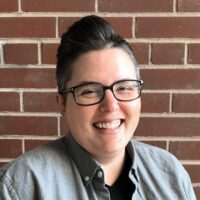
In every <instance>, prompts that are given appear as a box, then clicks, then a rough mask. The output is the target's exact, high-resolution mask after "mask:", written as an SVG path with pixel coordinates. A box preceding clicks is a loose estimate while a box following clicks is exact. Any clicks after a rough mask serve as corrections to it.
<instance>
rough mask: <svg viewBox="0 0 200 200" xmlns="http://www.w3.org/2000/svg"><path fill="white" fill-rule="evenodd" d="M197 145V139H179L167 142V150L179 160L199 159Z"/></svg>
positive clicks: (198, 145) (199, 149) (198, 144)
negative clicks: (179, 140)
mask: <svg viewBox="0 0 200 200" xmlns="http://www.w3.org/2000/svg"><path fill="white" fill-rule="evenodd" d="M198 125H199V124H198ZM179 127H181V126H179ZM191 127H192V126H191ZM191 127H190V129H191ZM181 129H183V127H181ZM191 136H192V134H191ZM199 147H200V142H199V141H181V142H170V143H169V151H170V152H171V153H173V154H174V155H175V156H176V157H177V158H178V159H180V160H199V159H200V148H199Z"/></svg>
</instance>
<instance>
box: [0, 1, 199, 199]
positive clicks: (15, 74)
mask: <svg viewBox="0 0 200 200" xmlns="http://www.w3.org/2000/svg"><path fill="white" fill-rule="evenodd" d="M199 11H200V0H151V1H150V0H123V1H122V0H109V1H107V0H99V1H98V0H84V1H81V0H9V1H8V0H1V2H0V165H3V164H4V163H7V162H10V161H11V160H12V159H13V158H15V157H17V156H19V155H20V154H22V153H24V152H26V151H28V150H30V149H32V148H33V147H36V146H38V145H40V144H43V143H46V142H47V141H49V140H53V139H55V138H58V137H60V136H61V135H63V134H64V133H65V130H66V127H65V125H64V123H63V121H62V118H61V117H60V115H59V113H58V108H57V105H56V100H55V94H56V83H55V79H54V77H55V75H54V71H55V54H56V48H57V46H58V43H59V38H60V35H61V34H62V32H63V31H64V30H66V28H67V27H68V26H69V25H70V24H72V23H73V22H74V21H75V20H77V19H79V18H80V17H83V16H85V15H88V14H97V15H100V16H103V17H105V18H106V19H107V20H108V21H109V22H110V23H111V24H112V25H113V26H114V28H115V29H116V30H117V31H118V33H119V34H121V35H122V36H124V37H125V38H126V39H127V40H128V41H129V42H130V43H131V45H132V46H133V48H134V51H135V55H136V58H137V60H138V62H139V63H140V64H141V74H142V78H143V79H144V81H145V86H144V92H143V97H142V117H141V121H140V125H139V127H138V129H137V131H136V138H137V139H139V140H142V141H144V142H148V143H151V144H153V145H157V146H160V147H162V148H164V149H167V150H168V151H170V152H172V153H173V154H175V155H176V156H177V158H178V159H179V160H180V161H181V162H182V163H183V165H184V166H185V167H186V169H187V170H188V172H189V174H190V176H191V178H192V182H193V186H194V189H195V192H196V194H197V196H198V198H200V175H199V174H200V173H199V171H200V103H199V102H200V65H199V64H200V12H199Z"/></svg>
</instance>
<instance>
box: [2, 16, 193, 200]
mask: <svg viewBox="0 0 200 200" xmlns="http://www.w3.org/2000/svg"><path fill="white" fill-rule="evenodd" d="M56 75H57V84H58V91H59V93H58V96H57V101H58V103H59V105H60V111H61V113H62V115H63V117H64V118H65V120H66V123H67V125H68V127H69V133H68V134H67V136H66V137H64V138H61V139H59V140H57V141H54V142H52V143H51V144H47V145H45V146H43V147H40V148H37V149H36V150H33V151H31V152H30V153H27V154H25V155H23V156H22V157H20V158H19V159H17V160H16V161H14V162H13V163H11V164H9V165H8V166H6V167H4V168H3V169H2V170H1V184H0V192H1V193H0V194H1V196H2V198H3V199H20V200H21V199H22V200H23V199H26V200H29V199H48V200H49V199H52V200H53V199H58V200H59V199H61V200H62V199H70V200H71V199H74V200H77V199H80V200H86V199H91V200H95V199H105V200H106V199H126V200H127V199H137V200H139V199H143V200H144V199H148V200H155V199H163V200H164V199H173V200H174V199H181V200H182V199H188V200H189V199H190V200H191V199H192V200H193V199H195V195H194V192H193V189H192V186H191V181H190V178H189V176H188V174H187V173H186V171H185V170H184V169H183V167H182V166H181V165H180V163H179V162H178V161H177V160H176V159H175V158H174V157H173V156H172V155H171V154H169V153H168V152H166V151H164V150H161V149H159V148H156V147H152V146H150V145H146V144H143V143H140V142H137V141H133V140H131V138H132V136H133V133H134V131H135V129H136V127H137V125H138V122H139V117H140V109H141V100H140V95H141V90H142V85H143V81H142V80H141V79H140V75H139V67H138V64H137V63H136V61H135V58H134V55H133V52H132V49H131V47H130V46H129V44H128V43H127V42H126V41H125V40H124V39H123V38H122V37H121V36H119V35H117V34H116V33H115V32H114V31H113V29H112V28H111V26H110V25H109V24H108V23H107V22H106V21H105V20H104V19H102V18H100V17H97V16H87V17H84V18H83V19H81V20H80V21H78V22H76V23H75V24H73V25H72V26H71V27H70V28H69V30H68V31H67V32H66V33H64V34H63V36H62V40H61V44H60V46H59V49H58V54H57V71H56Z"/></svg>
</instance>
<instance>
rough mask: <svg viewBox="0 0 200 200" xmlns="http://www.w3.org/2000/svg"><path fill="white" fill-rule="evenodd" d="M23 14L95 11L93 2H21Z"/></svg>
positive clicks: (55, 0) (67, 0) (54, 0)
mask: <svg viewBox="0 0 200 200" xmlns="http://www.w3.org/2000/svg"><path fill="white" fill-rule="evenodd" d="M22 9H23V11H24V12H90V11H91V12H92V11H95V1H93V0H84V2H82V1H81V0H42V1H41V0H23V1H22Z"/></svg>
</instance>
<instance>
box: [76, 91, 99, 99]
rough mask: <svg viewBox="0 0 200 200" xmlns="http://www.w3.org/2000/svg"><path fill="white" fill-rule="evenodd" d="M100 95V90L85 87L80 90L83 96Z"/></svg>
mask: <svg viewBox="0 0 200 200" xmlns="http://www.w3.org/2000/svg"><path fill="white" fill-rule="evenodd" d="M97 95H98V91H97V90H95V89H85V90H81V91H79V96H83V97H96V96H97Z"/></svg>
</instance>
